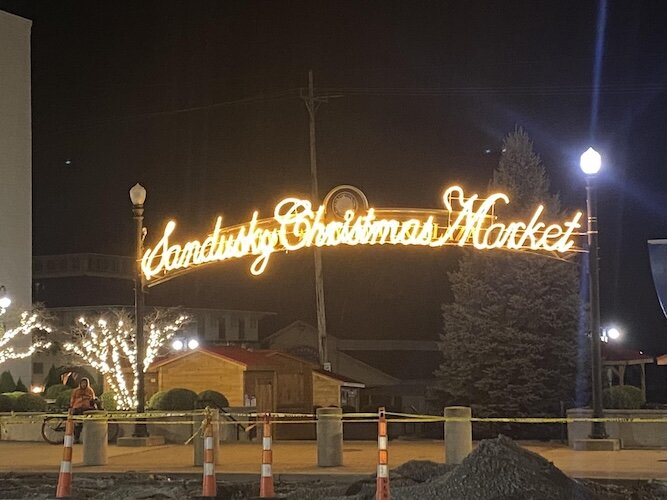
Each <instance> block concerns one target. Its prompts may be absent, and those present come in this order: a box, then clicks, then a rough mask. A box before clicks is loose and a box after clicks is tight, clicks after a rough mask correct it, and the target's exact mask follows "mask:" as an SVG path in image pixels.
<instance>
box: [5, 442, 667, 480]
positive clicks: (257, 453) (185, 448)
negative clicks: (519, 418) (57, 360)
mask: <svg viewBox="0 0 667 500" xmlns="http://www.w3.org/2000/svg"><path fill="white" fill-rule="evenodd" d="M519 444H520V445H521V446H523V447H524V448H527V449H529V450H531V451H534V452H536V453H539V454H540V455H542V456H543V457H544V458H546V459H547V460H549V461H551V462H553V463H554V464H555V465H556V466H557V467H558V468H559V469H561V470H562V471H563V472H565V473H566V474H568V475H569V476H571V477H576V478H590V479H613V480H649V479H656V480H662V481H666V480H667V450H664V449H663V450H621V451H574V450H572V449H570V448H568V447H567V446H564V445H561V444H556V443H541V442H520V443H519ZM261 456H262V448H261V444H258V443H222V444H221V445H220V457H219V463H218V465H217V466H216V473H217V474H218V476H219V477H220V478H221V479H225V476H229V478H231V477H232V476H239V475H247V474H252V475H255V476H256V475H258V474H259V469H260V462H261ZM61 458H62V446H54V445H51V444H48V443H45V442H16V441H0V472H20V473H36V472H43V473H47V472H57V471H58V469H59V467H60V460H61ZM82 459H83V447H82V445H74V450H73V457H72V465H73V470H74V473H75V474H76V473H77V472H81V473H96V474H100V473H120V472H130V471H132V472H150V473H162V474H166V473H169V474H184V473H187V474H201V468H200V467H194V466H193V465H192V464H193V448H192V446H190V445H180V444H168V445H164V446H156V447H150V448H126V447H118V446H115V445H109V448H108V464H107V465H104V466H84V465H83V464H82ZM376 460H377V443H376V441H346V442H345V444H344V448H343V463H344V465H343V466H340V467H327V468H321V467H317V465H316V463H317V447H316V443H315V441H274V443H273V470H274V474H276V475H279V476H282V477H283V478H284V479H286V478H287V477H297V476H302V475H307V476H326V477H327V478H331V477H332V476H336V475H340V476H358V475H369V474H374V473H375V468H376ZM409 460H432V461H434V462H443V461H444V445H443V442H442V441H435V440H418V441H402V440H393V441H390V442H389V464H390V467H392V468H393V467H397V466H399V465H400V464H402V463H405V462H407V461H409Z"/></svg>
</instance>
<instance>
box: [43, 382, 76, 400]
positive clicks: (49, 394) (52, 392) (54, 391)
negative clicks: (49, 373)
mask: <svg viewBox="0 0 667 500" xmlns="http://www.w3.org/2000/svg"><path fill="white" fill-rule="evenodd" d="M69 390H70V389H69V387H67V386H66V385H65V384H56V385H52V386H51V387H49V388H48V389H46V392H44V397H45V398H46V399H56V398H57V397H58V395H59V394H60V393H61V392H63V391H69Z"/></svg>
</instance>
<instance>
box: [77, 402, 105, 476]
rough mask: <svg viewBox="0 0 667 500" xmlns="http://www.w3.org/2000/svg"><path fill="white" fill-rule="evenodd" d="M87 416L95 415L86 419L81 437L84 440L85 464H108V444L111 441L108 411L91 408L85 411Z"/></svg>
mask: <svg viewBox="0 0 667 500" xmlns="http://www.w3.org/2000/svg"><path fill="white" fill-rule="evenodd" d="M84 415H86V416H93V417H97V418H92V419H90V420H84V422H83V431H82V434H81V438H82V440H83V465H106V464H107V463H108V460H107V446H108V442H109V422H108V420H107V419H106V418H100V416H101V415H102V416H103V415H106V412H104V411H99V410H91V411H87V412H84Z"/></svg>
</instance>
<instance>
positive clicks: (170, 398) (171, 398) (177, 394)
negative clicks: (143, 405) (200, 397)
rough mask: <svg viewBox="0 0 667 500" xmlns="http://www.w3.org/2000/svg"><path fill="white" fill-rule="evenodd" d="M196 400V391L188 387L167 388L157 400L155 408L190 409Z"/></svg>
mask: <svg viewBox="0 0 667 500" xmlns="http://www.w3.org/2000/svg"><path fill="white" fill-rule="evenodd" d="M196 401H197V393H196V392H194V391H191V390H190V389H182V388H176V389H169V390H168V391H166V392H165V393H164V395H163V396H162V397H161V398H160V399H159V400H158V401H157V403H156V405H155V409H156V410H163V411H165V410H166V411H173V410H192V409H193V408H194V407H195V403H196Z"/></svg>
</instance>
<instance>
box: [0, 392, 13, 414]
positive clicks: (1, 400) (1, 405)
mask: <svg viewBox="0 0 667 500" xmlns="http://www.w3.org/2000/svg"><path fill="white" fill-rule="evenodd" d="M13 409H14V400H13V399H12V398H10V397H9V396H7V395H6V394H0V411H12V410H13Z"/></svg>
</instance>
